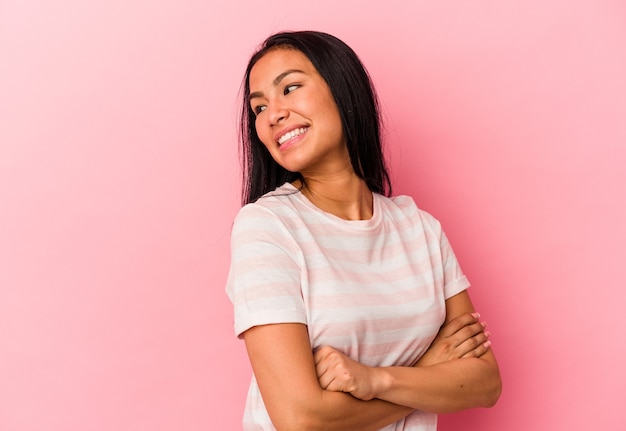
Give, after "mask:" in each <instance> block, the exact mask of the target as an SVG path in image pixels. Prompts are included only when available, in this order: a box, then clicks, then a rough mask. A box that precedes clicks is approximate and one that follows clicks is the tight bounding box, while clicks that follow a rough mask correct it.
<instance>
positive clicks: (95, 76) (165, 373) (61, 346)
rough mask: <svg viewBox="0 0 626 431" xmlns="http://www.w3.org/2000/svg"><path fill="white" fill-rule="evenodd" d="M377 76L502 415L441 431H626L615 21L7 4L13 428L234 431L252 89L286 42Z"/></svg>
mask: <svg viewBox="0 0 626 431" xmlns="http://www.w3.org/2000/svg"><path fill="white" fill-rule="evenodd" d="M309 28H310V29H319V30H323V31H328V32H331V33H333V34H336V35H337V36H339V37H340V38H342V39H343V40H345V41H346V42H347V43H348V44H350V45H351V46H352V47H353V48H354V49H355V50H356V51H357V53H359V54H360V56H361V57H362V59H363V61H364V62H365V64H366V65H367V66H368V68H369V70H370V72H371V74H372V76H373V78H374V80H375V82H376V84H377V87H378V90H379V93H380V96H381V99H382V102H383V106H384V111H385V115H386V117H387V121H388V123H387V133H388V145H389V154H390V158H391V163H392V166H393V178H394V180H395V184H396V191H397V192H399V193H409V194H411V195H413V196H414V197H415V198H416V200H417V201H418V203H419V204H420V206H422V207H423V208H425V209H427V210H428V211H430V212H432V213H433V214H434V215H436V216H437V217H438V218H439V219H440V220H441V221H442V222H443V225H444V228H445V229H446V231H447V233H448V236H449V237H450V239H451V241H452V243H453V245H454V247H455V250H456V252H457V254H458V256H459V258H460V260H461V263H462V265H463V268H464V269H465V271H466V273H467V274H468V275H469V277H470V278H471V280H472V282H473V285H474V286H473V287H472V289H471V294H472V297H473V299H474V302H475V303H476V305H477V307H478V309H479V310H480V311H481V312H482V314H483V317H484V318H485V320H486V321H488V323H489V324H490V329H491V331H492V332H493V334H494V335H493V340H494V349H495V352H496V355H497V357H498V359H499V362H500V365H501V369H502V376H503V379H504V393H503V395H502V397H501V399H500V401H499V403H498V405H497V406H496V407H495V408H493V409H491V410H480V409H479V410H473V411H468V412H462V413H458V414H454V415H448V416H442V418H441V426H440V429H441V430H455V429H464V430H509V431H516V430H520V431H521V430H565V429H568V430H589V429H602V430H622V429H626V410H625V409H624V400H625V399H626V367H625V366H624V357H625V356H626V343H624V342H623V338H624V334H623V330H624V317H623V311H624V308H625V307H626V294H625V293H624V282H623V277H622V274H623V271H624V258H625V257H626V252H625V247H624V243H625V240H626V228H625V227H624V222H625V220H626V202H625V197H626V190H625V188H626V187H625V186H626V169H624V162H625V161H626V78H625V77H626V49H625V48H624V47H625V46H626V6H624V3H623V2H621V1H618V0H615V1H609V0H593V1H583V0H541V1H539V0H528V1H512V0H508V1H473V2H472V1H455V0H451V1H440V2H434V1H426V0H418V1H414V2H405V1H400V0H387V1H383V2H377V3H376V4H374V5H371V6H365V4H364V3H363V2H360V1H356V0H350V1H343V2H340V1H336V0H332V1H329V0H319V1H317V2H308V3H307V4H296V3H288V2H287V3H285V2H279V1H275V0H268V1H263V2H251V1H246V0H241V1H232V2H223V4H219V5H218V4H217V2H199V1H191V0H178V1H173V0H172V1H163V0H157V1H154V0H150V1H148V0H138V1H130V2H127V1H122V0H110V1H99V2H96V1H83V0H61V1H56V2H50V1H43V0H33V1H29V2H23V1H19V0H1V1H0V141H1V142H0V205H1V208H0V289H1V290H0V293H1V296H0V430H2V431H30V430H59V431H60V430H103V431H104V430H119V431H122V430H151V431H157V430H188V431H192V430H236V429H239V428H240V425H239V424H240V416H241V412H242V408H243V402H244V397H245V391H246V388H247V384H248V379H249V377H250V369H249V366H248V363H247V358H246V355H245V350H244V346H243V344H242V343H241V342H240V341H238V340H237V339H235V337H234V335H233V331H232V310H231V305H230V303H229V301H228V300H227V298H226V295H225V294H224V283H225V278H226V272H227V269H228V263H229V255H228V238H229V229H230V224H231V221H232V218H233V217H234V215H235V213H236V212H237V210H238V208H239V181H240V180H239V162H238V156H237V147H236V110H237V107H238V103H239V100H238V97H237V92H238V89H239V84H240V81H241V77H242V74H243V69H244V66H245V64H246V62H247V59H248V57H249V55H250V54H251V52H252V51H253V49H254V48H255V46H256V45H257V44H258V43H259V42H260V41H261V40H262V39H264V38H265V37H266V36H267V35H269V34H270V33H272V32H275V31H278V30H282V29H309Z"/></svg>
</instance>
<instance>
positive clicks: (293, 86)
mask: <svg viewBox="0 0 626 431" xmlns="http://www.w3.org/2000/svg"><path fill="white" fill-rule="evenodd" d="M297 88H300V86H299V85H298V84H291V85H288V86H286V87H285V91H284V94H285V96H286V95H287V94H289V93H291V92H292V91H293V90H295V89H297Z"/></svg>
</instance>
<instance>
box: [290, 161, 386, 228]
mask: <svg viewBox="0 0 626 431" xmlns="http://www.w3.org/2000/svg"><path fill="white" fill-rule="evenodd" d="M294 186H296V187H297V188H299V189H300V190H301V193H303V194H304V195H305V196H306V197H307V198H308V199H309V201H311V203H313V205H315V206H317V207H318V208H319V209H321V210H322V211H325V212H327V213H330V214H333V215H335V216H337V217H340V218H342V219H345V220H369V219H371V218H372V215H373V214H374V210H373V197H372V192H371V191H370V190H369V188H368V187H367V184H366V183H365V181H363V180H362V179H361V178H359V177H357V176H356V174H354V172H351V173H344V174H341V173H339V174H337V175H333V176H332V177H328V176H325V177H323V178H321V177H308V178H307V177H305V178H304V183H302V182H301V181H295V182H294Z"/></svg>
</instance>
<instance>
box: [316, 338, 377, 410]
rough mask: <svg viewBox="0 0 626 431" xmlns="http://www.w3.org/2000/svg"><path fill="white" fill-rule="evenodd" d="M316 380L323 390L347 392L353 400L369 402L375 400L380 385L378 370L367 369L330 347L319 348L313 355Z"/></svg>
mask: <svg viewBox="0 0 626 431" xmlns="http://www.w3.org/2000/svg"><path fill="white" fill-rule="evenodd" d="M314 358H315V370H316V371H317V378H318V380H319V382H320V385H321V386H322V388H323V389H325V390H327V391H333V392H349V393H350V394H352V396H354V397H355V398H358V399H361V400H364V401H369V400H371V399H373V398H376V394H377V390H378V387H379V386H380V385H381V384H382V382H380V378H381V377H382V375H379V372H378V369H377V368H373V367H368V366H367V365H363V364H361V363H360V362H357V361H355V360H353V359H350V358H349V357H348V356H346V355H344V354H343V353H341V352H339V351H338V350H336V349H334V348H332V347H330V346H323V347H320V348H319V349H318V350H317V351H316V352H315V354H314Z"/></svg>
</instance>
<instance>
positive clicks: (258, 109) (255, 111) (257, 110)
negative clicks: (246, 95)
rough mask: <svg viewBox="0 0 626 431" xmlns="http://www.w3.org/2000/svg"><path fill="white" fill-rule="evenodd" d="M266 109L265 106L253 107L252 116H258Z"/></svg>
mask: <svg viewBox="0 0 626 431" xmlns="http://www.w3.org/2000/svg"><path fill="white" fill-rule="evenodd" d="M266 109H267V106H265V105H258V106H255V107H254V108H253V109H252V111H254V115H259V114H260V113H261V112H263V111H265V110H266Z"/></svg>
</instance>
